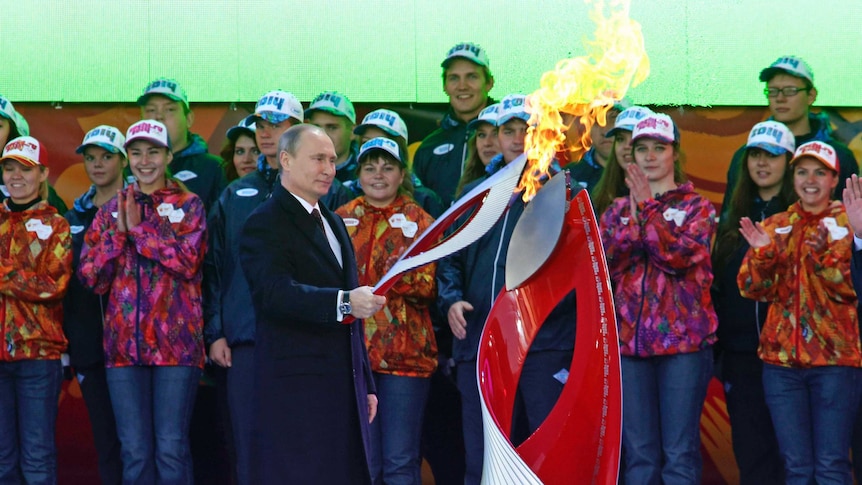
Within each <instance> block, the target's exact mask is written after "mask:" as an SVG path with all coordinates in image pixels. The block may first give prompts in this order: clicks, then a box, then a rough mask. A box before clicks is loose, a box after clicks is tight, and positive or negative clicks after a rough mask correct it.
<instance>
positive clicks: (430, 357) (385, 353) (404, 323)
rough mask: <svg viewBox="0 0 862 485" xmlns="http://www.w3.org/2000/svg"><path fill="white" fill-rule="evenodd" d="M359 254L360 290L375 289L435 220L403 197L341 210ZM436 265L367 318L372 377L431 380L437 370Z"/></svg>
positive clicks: (411, 278)
mask: <svg viewBox="0 0 862 485" xmlns="http://www.w3.org/2000/svg"><path fill="white" fill-rule="evenodd" d="M335 213H336V214H338V215H339V216H341V218H342V219H344V224H345V225H346V226H347V232H348V234H350V239H351V240H352V241H353V247H354V249H355V251H356V265H357V269H358V271H359V284H360V285H372V286H373V285H374V284H376V283H377V282H378V281H379V280H380V278H382V277H383V275H385V274H386V272H387V271H388V270H389V268H391V267H392V265H393V264H394V263H395V261H397V260H398V257H399V256H401V254H402V253H403V252H404V251H405V250H406V249H407V248H408V247H409V246H410V245H411V244H412V243H413V241H414V240H415V238H417V237H419V235H421V234H422V232H423V231H424V230H425V229H427V228H428V226H430V225H431V224H432V223H433V222H434V219H432V218H431V216H429V215H428V214H427V213H426V212H425V211H424V210H422V208H421V207H420V206H419V205H418V204H416V202H414V201H413V200H412V199H411V198H409V197H406V196H403V195H399V196H398V197H396V199H395V200H394V201H393V202H392V203H391V204H389V206H387V207H385V208H379V207H374V206H372V205H371V204H369V203H368V202H366V200H365V196H362V197H359V198H357V199H354V200H352V201H350V202H349V203H347V204H345V205H343V206H341V208H339V209H338V210H337V211H335ZM436 267H437V265H436V263H432V264H428V265H425V266H422V267H419V268H416V269H414V270H412V271H408V272H407V273H404V275H403V276H402V277H401V278H400V279H399V280H398V282H397V283H395V286H393V287H392V289H391V290H389V292H388V293H387V294H386V306H384V307H383V308H382V309H381V310H380V311H379V312H377V313H376V314H375V315H374V316H373V317H371V318H366V319H365V343H366V346H367V347H368V358H369V360H370V362H371V369H372V370H373V371H374V372H380V373H384V374H394V375H400V376H408V377H429V376H430V375H431V374H433V373H434V369H435V368H436V366H437V342H436V340H435V338H434V330H433V328H432V326H431V316H430V313H429V305H431V304H433V302H434V300H435V298H436V296H437V286H436V282H435V278H434V275H435V270H436Z"/></svg>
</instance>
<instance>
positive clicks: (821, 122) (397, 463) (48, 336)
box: [0, 43, 862, 484]
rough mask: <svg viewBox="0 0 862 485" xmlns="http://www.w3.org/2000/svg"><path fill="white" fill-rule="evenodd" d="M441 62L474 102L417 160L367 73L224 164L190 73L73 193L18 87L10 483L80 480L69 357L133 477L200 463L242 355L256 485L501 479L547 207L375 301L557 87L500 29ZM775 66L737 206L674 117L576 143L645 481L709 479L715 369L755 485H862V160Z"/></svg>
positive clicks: (8, 197) (518, 140) (500, 163)
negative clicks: (509, 260)
mask: <svg viewBox="0 0 862 485" xmlns="http://www.w3.org/2000/svg"><path fill="white" fill-rule="evenodd" d="M441 68H442V85H443V90H444V91H445V92H446V94H447V96H448V97H449V107H448V110H447V112H446V114H445V115H444V117H443V119H442V120H441V122H440V126H439V128H438V129H437V130H435V131H434V132H433V133H431V134H430V135H429V136H428V137H426V138H425V139H424V140H423V141H422V143H421V144H420V146H419V148H418V150H417V151H416V152H415V155H414V156H413V157H412V160H411V159H410V152H409V150H408V148H407V147H408V141H409V136H408V129H407V125H406V124H405V122H404V120H403V119H402V118H401V116H400V115H399V114H398V113H397V112H395V111H392V110H387V109H378V110H374V111H371V112H369V113H368V114H367V115H366V116H365V117H364V119H362V120H361V122H360V123H358V124H357V119H356V111H355V109H354V107H353V104H352V103H351V101H350V100H349V99H348V98H347V96H345V95H344V94H342V93H340V92H338V91H323V92H322V93H320V94H319V95H318V96H317V97H315V98H314V99H313V100H312V101H311V102H310V103H309V105H308V107H307V108H304V107H303V105H302V103H301V102H300V101H299V99H297V98H296V96H294V95H293V94H291V93H289V92H286V91H282V90H273V91H270V92H267V93H265V94H263V95H262V96H261V97H260V99H259V100H258V102H257V104H256V106H255V109H254V112H253V113H252V114H251V115H250V116H248V117H247V118H244V119H243V120H241V122H240V123H239V124H237V125H236V126H234V127H231V128H230V129H229V130H228V131H227V133H226V138H225V143H224V145H223V146H222V147H221V151H220V155H221V156H220V157H217V156H215V155H212V154H210V153H209V149H208V147H207V146H206V143H205V142H204V141H203V139H202V138H201V137H200V136H198V135H195V134H193V133H191V132H190V126H191V123H192V121H193V111H192V109H191V106H190V104H189V100H188V96H187V95H186V93H185V91H184V90H183V88H182V87H181V86H180V85H179V84H178V83H177V82H176V81H174V80H172V79H169V78H159V79H157V80H155V81H153V82H151V83H150V84H148V85H147V86H146V87H145V88H144V90H143V93H142V95H141V96H140V97H139V98H138V99H137V104H138V105H139V106H140V108H141V118H142V119H141V121H138V122H136V123H134V124H132V125H131V126H129V127H128V128H127V129H126V130H125V131H123V130H121V129H119V128H118V127H113V126H106V125H101V126H96V127H93V128H92V129H90V130H89V131H88V132H87V133H86V135H85V136H84V139H83V140H82V142H81V145H80V147H78V149H77V153H79V154H80V155H81V157H82V162H83V166H84V169H85V171H86V174H87V176H88V178H89V179H90V182H91V184H92V185H91V186H90V188H89V189H88V190H87V191H86V192H85V193H84V194H81V195H80V197H78V198H77V199H75V201H74V204H73V206H72V208H71V209H67V208H66V207H65V205H64V204H63V203H62V200H60V199H59V198H58V197H57V196H56V194H55V193H54V192H53V189H52V188H51V187H50V185H49V184H48V182H47V180H48V173H49V167H50V163H49V155H48V153H47V150H46V149H45V144H44V143H42V142H41V141H40V140H37V139H36V138H33V137H31V136H29V126H28V125H27V123H26V120H25V119H24V118H23V117H22V116H21V115H20V114H19V113H18V112H17V111H16V110H15V108H14V106H13V104H12V102H11V101H9V100H8V99H6V98H3V97H0V142H2V143H0V146H3V147H4V149H3V152H2V156H0V166H2V176H3V184H4V186H3V197H4V200H3V202H2V204H0V242H2V244H0V248H3V249H2V252H0V299H2V303H0V308H2V309H3V314H2V317H0V333H2V334H3V335H4V338H5V341H4V345H3V346H2V347H0V402H2V406H0V483H28V484H29V483H33V484H35V483H40V484H41V483H56V481H57V466H56V463H57V460H56V450H55V446H54V428H55V423H56V417H57V406H58V398H59V393H60V389H61V382H62V379H63V373H62V364H61V358H62V356H63V355H64V354H68V356H69V357H70V359H71V362H70V363H71V366H72V368H73V369H74V375H75V377H76V379H77V381H78V383H79V385H80V387H81V391H82V395H83V397H84V401H85V403H86V406H87V409H88V411H89V415H90V421H91V425H92V432H93V437H94V443H95V446H96V451H97V454H98V458H99V475H100V478H101V481H102V483H105V484H114V483H124V484H156V483H159V484H191V483H194V482H195V470H194V467H193V459H192V447H191V444H190V423H191V421H192V418H193V414H194V404H195V399H196V393H197V391H198V382H199V380H200V379H201V376H202V373H203V372H204V369H205V368H207V367H213V366H214V367H213V368H218V369H221V372H222V374H221V375H222V376H223V379H219V386H220V389H221V390H223V392H222V393H220V398H219V405H220V407H221V408H223V410H224V411H225V412H224V413H223V415H224V417H225V422H226V426H225V429H224V430H223V431H224V433H223V434H224V437H223V438H224V442H225V443H226V446H227V448H228V450H229V457H230V465H231V466H230V475H231V476H230V477H227V478H226V483H237V484H276V483H373V484H418V483H421V480H422V479H421V474H420V469H421V463H422V460H423V458H424V459H426V460H427V461H428V462H429V464H430V466H431V469H432V472H433V474H434V476H435V479H436V480H437V483H461V482H463V483H465V484H478V483H480V481H481V478H482V470H483V456H484V437H483V428H482V418H481V404H480V397H479V389H478V384H477V376H476V358H477V350H478V342H479V337H480V335H481V331H482V327H483V324H484V321H485V319H486V318H487V316H488V314H489V312H490V310H491V307H492V305H493V303H494V299H495V298H496V296H497V294H498V293H499V292H500V289H501V288H502V287H503V284H504V282H503V278H502V275H503V274H504V270H505V264H506V255H507V252H508V247H509V240H510V238H511V234H512V231H513V228H514V227H515V224H516V223H517V221H518V219H519V217H520V216H521V214H522V213H523V211H524V209H525V208H526V206H527V205H528V204H529V202H524V201H523V200H522V199H521V198H520V197H513V198H512V202H511V204H510V207H509V208H508V210H507V212H506V213H505V214H504V216H503V217H502V218H501V219H500V220H499V221H498V222H497V223H496V224H495V225H494V226H493V227H491V228H490V230H489V231H488V232H487V233H486V234H485V235H483V236H482V237H481V238H479V239H478V240H477V241H476V242H474V243H473V244H471V245H470V246H468V247H466V248H464V249H462V250H460V251H458V252H456V253H454V254H452V255H450V256H448V257H446V258H444V259H442V260H440V261H438V262H437V263H433V264H429V265H426V266H423V267H420V268H417V269H415V270H412V271H409V272H407V273H405V274H403V275H401V277H400V279H399V280H398V281H397V282H396V283H395V284H394V286H393V287H392V289H391V290H389V291H388V292H387V293H386V294H385V295H375V294H374V293H373V291H372V286H373V285H374V284H375V283H376V282H377V281H378V280H379V279H380V278H381V276H382V275H384V274H385V273H386V272H387V271H388V270H389V269H390V268H391V267H392V265H393V264H394V263H395V261H396V260H397V259H398V257H399V256H400V255H401V254H402V253H403V252H404V251H405V250H406V248H407V247H408V246H410V244H411V243H412V242H413V241H415V239H416V238H417V237H419V236H420V235H421V234H422V233H423V231H425V230H426V229H427V228H428V227H429V226H430V225H431V224H432V223H433V221H434V218H435V217H438V216H439V215H440V214H442V213H443V211H444V210H445V209H446V208H447V207H449V206H450V205H451V204H452V203H453V201H455V200H457V199H458V198H459V197H460V196H461V195H463V194H465V193H467V192H469V191H470V189H471V188H473V187H475V186H476V185H477V184H479V183H481V182H482V181H483V180H485V179H487V178H488V177H490V176H492V175H493V174H494V173H496V172H497V171H498V170H500V169H501V168H502V167H504V166H505V165H507V164H509V163H511V162H512V161H513V160H514V159H516V158H518V157H519V156H520V155H522V154H523V153H524V151H525V138H526V134H527V131H528V129H529V123H530V113H529V112H528V105H529V101H528V98H527V97H526V96H525V95H523V94H509V95H506V96H504V97H502V98H501V99H500V102H499V103H496V102H495V100H493V99H492V98H491V97H490V94H489V93H490V91H491V90H492V88H493V86H494V76H493V74H492V72H491V68H490V61H489V58H488V56H487V53H486V52H485V51H484V50H483V49H482V48H481V47H479V46H477V45H475V44H472V43H459V44H457V45H455V46H454V47H452V49H450V50H449V51H448V52H447V53H446V55H445V57H444V59H443V61H442V63H441ZM760 81H761V82H763V83H765V89H764V94H765V95H766V99H767V101H768V105H769V112H770V114H771V116H770V118H769V120H767V121H763V122H761V123H758V124H756V125H755V126H754V127H752V129H751V132H750V134H749V137H748V140H747V143H746V144H745V146H743V147H741V148H740V149H739V150H738V151H737V152H736V154H735V155H734V157H733V160H732V161H731V162H730V165H729V169H728V174H727V175H728V184H727V192H726V194H725V197H724V202H723V204H722V208H721V214H720V216H721V217H720V218H717V217H716V216H717V215H718V214H717V213H716V210H715V207H714V206H713V204H712V203H710V202H709V201H708V200H707V199H705V198H704V197H703V196H701V195H699V194H698V192H697V191H696V190H695V189H696V187H695V186H694V185H693V184H692V182H690V181H689V180H688V179H687V177H686V174H685V170H684V166H685V161H686V157H685V153H684V150H683V149H682V146H683V140H681V136H680V132H679V130H678V129H677V127H676V124H675V123H674V120H673V119H672V118H671V117H670V116H668V115H666V114H661V113H657V112H653V111H652V110H650V109H649V108H647V107H645V106H632V105H631V103H629V102H628V100H627V99H623V100H619V101H618V103H617V104H614V105H613V106H611V107H609V111H608V114H607V123H606V124H604V125H601V124H598V123H596V124H594V125H592V128H591V131H590V133H589V135H590V138H591V140H592V146H591V148H590V149H589V151H588V152H586V154H585V155H584V156H583V157H582V158H581V159H580V160H575V161H570V160H568V151H567V150H566V149H565V147H563V149H562V150H561V152H560V156H559V158H558V160H557V162H555V163H554V164H553V165H552V168H551V170H552V172H559V171H562V170H566V171H568V172H569V173H570V176H571V178H572V180H574V181H575V182H577V184H578V186H579V187H582V188H583V189H584V190H587V191H589V192H590V195H591V198H592V200H593V203H594V210H595V212H596V215H597V217H598V219H599V223H600V229H601V236H602V240H603V244H604V250H605V254H606V260H607V265H608V269H609V274H610V277H611V280H612V281H611V282H612V284H613V288H614V301H615V306H616V318H617V324H618V329H619V348H620V354H621V369H622V390H623V434H622V457H623V458H622V461H621V463H620V482H621V483H629V484H640V483H666V484H676V483H680V484H696V483H700V480H701V470H702V458H701V455H700V444H701V443H700V429H699V420H700V415H701V411H702V408H703V402H704V398H705V395H706V390H707V385H708V383H709V381H710V379H711V378H712V377H713V376H717V377H718V378H719V379H720V380H721V382H722V383H723V385H724V391H725V395H726V397H727V406H728V413H729V415H730V420H731V426H732V433H733V449H734V455H735V457H736V461H737V464H738V466H739V473H740V479H741V483H743V484H749V483H751V484H754V483H757V484H764V483H792V484H796V483H799V484H807V483H812V482H816V483H836V484H837V483H842V484H843V483H852V476H853V470H854V467H853V464H852V463H851V458H850V456H851V455H850V450H851V448H852V449H853V450H858V453H854V454H853V455H854V457H855V456H856V455H859V456H862V420H860V419H858V416H857V415H858V414H859V408H860V396H862V387H860V386H862V382H860V380H862V377H861V376H860V368H862V349H860V336H859V323H858V322H859V312H858V311H857V307H858V302H859V300H858V297H857V291H856V290H857V288H862V272H860V269H862V263H860V261H862V253H860V251H862V179H860V178H858V176H857V174H858V165H857V162H856V160H855V158H854V156H853V154H852V152H851V151H850V150H849V149H847V147H846V146H845V145H843V144H842V143H841V142H839V141H838V140H836V139H835V138H834V137H833V136H832V134H831V129H830V126H829V120H828V118H826V117H825V116H824V115H821V114H817V113H814V112H812V111H811V107H812V105H813V104H814V102H815V100H816V98H817V90H816V88H815V86H814V76H813V74H812V71H811V69H810V68H809V67H808V65H807V64H806V63H805V62H804V61H802V60H801V59H799V58H796V57H789V56H788V57H781V58H779V59H777V60H776V61H775V62H774V63H772V64H771V65H770V66H768V67H767V68H765V69H764V70H763V71H762V72H761V73H760ZM576 122H577V120H572V123H576ZM468 216H469V215H465V216H464V217H463V218H462V219H466V218H467V217H468ZM576 302H577V295H575V294H574V292H573V293H571V294H569V295H567V296H566V297H565V298H564V299H563V300H562V301H560V302H559V303H558V305H557V307H556V308H555V309H554V311H553V312H552V313H551V315H550V316H549V317H548V319H547V321H546V322H544V324H543V326H542V328H541V330H540V332H539V334H538V335H537V336H536V339H535V341H534V342H533V344H532V345H531V347H530V351H529V353H528V355H527V359H526V362H525V365H524V370H523V372H522V375H521V379H520V381H519V383H518V388H517V390H516V391H517V400H516V402H517V404H516V412H515V417H514V420H515V422H514V423H513V426H512V429H513V430H514V431H513V435H512V436H511V439H512V441H513V442H514V443H515V444H518V443H520V442H521V441H523V439H525V438H526V437H527V436H529V434H530V433H532V432H533V431H534V430H535V429H537V428H538V426H539V425H541V423H542V421H543V420H544V419H545V417H546V416H547V415H548V413H549V412H550V411H551V409H552V408H553V407H554V405H555V403H556V401H557V398H558V397H559V395H560V393H561V392H562V389H563V386H564V385H565V379H564V378H561V377H560V376H561V375H563V371H567V370H568V368H569V366H570V365H571V362H572V356H573V352H574V341H575V335H576V323H577V322H576V315H577V305H576ZM440 409H449V410H455V411H454V413H453V412H449V413H448V414H447V413H439V412H437V411H439V410H440ZM426 410H427V413H426ZM446 429H448V430H454V432H450V433H448V434H447V433H445V432H441V430H446ZM860 465H861V466H857V467H855V469H856V470H857V476H858V473H859V472H860V471H862V463H860Z"/></svg>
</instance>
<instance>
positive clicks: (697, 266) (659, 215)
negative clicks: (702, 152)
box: [601, 182, 718, 357]
mask: <svg viewBox="0 0 862 485" xmlns="http://www.w3.org/2000/svg"><path fill="white" fill-rule="evenodd" d="M638 212H639V213H638V214H637V221H635V219H634V218H633V217H631V207H630V202H629V198H628V197H620V198H617V199H616V200H614V202H613V203H612V204H611V206H610V207H608V209H607V211H605V213H604V214H603V215H602V217H601V232H602V242H603V244H604V246H605V256H606V258H607V262H608V269H609V270H610V277H611V281H612V283H613V285H614V303H615V305H616V311H617V320H618V321H617V324H618V325H619V334H620V353H621V354H622V355H628V356H638V357H650V356H654V355H669V354H681V353H690V352H697V351H698V350H701V349H703V348H705V347H707V346H709V345H711V344H712V343H714V342H715V340H716V337H715V332H716V329H717V328H718V319H717V318H716V316H715V310H714V309H713V307H712V297H711V296H710V293H709V287H710V285H712V263H711V262H710V258H709V245H710V239H711V238H712V236H713V234H714V233H715V208H714V207H713V206H712V203H710V202H709V201H708V200H706V199H705V198H703V197H701V196H700V195H698V194H697V193H696V192H695V191H694V187H693V186H692V184H691V183H690V182H687V183H684V184H681V185H680V186H679V187H677V188H676V189H674V190H670V191H668V192H665V193H664V194H661V195H659V196H658V197H657V198H655V199H650V200H647V201H645V202H644V203H642V204H641V205H640V207H639V209H638Z"/></svg>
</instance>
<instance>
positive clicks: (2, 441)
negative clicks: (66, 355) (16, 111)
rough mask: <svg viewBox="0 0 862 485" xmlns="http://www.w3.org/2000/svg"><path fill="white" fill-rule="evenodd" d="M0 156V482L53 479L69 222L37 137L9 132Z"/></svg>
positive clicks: (63, 349)
mask: <svg viewBox="0 0 862 485" xmlns="http://www.w3.org/2000/svg"><path fill="white" fill-rule="evenodd" d="M0 163H2V165H3V181H4V182H5V183H6V186H7V188H8V190H9V195H10V197H9V198H8V199H6V201H5V202H4V203H3V204H0V247H2V248H4V249H3V250H4V253H3V258H2V262H0V275H2V277H0V308H2V311H3V313H4V315H5V316H4V318H3V319H2V320H0V334H2V335H3V336H4V344H3V345H2V346H0V450H2V452H0V482H8V483H19V482H20V481H21V480H22V479H23V481H24V482H26V483H56V480H57V456H56V448H55V444H54V429H55V426H54V425H55V422H56V419H57V410H58V402H59V397H60V386H61V382H62V376H63V371H62V365H61V363H60V354H61V353H62V352H64V351H65V350H66V338H65V337H64V336H63V330H62V327H61V325H62V318H63V308H62V295H63V294H64V293H65V292H66V287H67V285H68V283H69V279H70V277H71V268H70V266H71V263H72V253H71V251H70V249H71V247H70V246H71V240H70V238H69V224H68V223H67V222H66V220H65V219H63V218H62V217H60V216H59V215H58V214H57V210H56V209H54V208H53V207H51V206H49V205H48V202H47V201H45V200H44V198H45V197H46V196H47V185H46V182H45V180H46V177H47V172H48V169H47V167H46V163H47V153H46V151H45V148H44V146H43V145H42V144H41V143H40V142H39V140H36V139H35V138H31V137H29V136H24V137H19V138H15V139H14V140H12V141H10V142H9V143H8V144H6V147H5V148H4V150H3V156H2V158H0ZM40 191H42V192H43V193H42V195H40Z"/></svg>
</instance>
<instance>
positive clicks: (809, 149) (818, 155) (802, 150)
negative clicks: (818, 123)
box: [790, 140, 839, 172]
mask: <svg viewBox="0 0 862 485" xmlns="http://www.w3.org/2000/svg"><path fill="white" fill-rule="evenodd" d="M805 157H811V158H814V159H816V160H817V161H818V162H820V163H822V164H823V165H825V166H826V168H828V169H829V170H834V171H835V172H838V166H839V165H838V154H837V153H835V149H834V148H832V145H830V144H828V143H823V142H822V141H817V140H815V141H809V142H808V143H803V144H802V145H799V148H797V149H796V154H795V155H793V159H792V160H790V164H791V165H793V164H794V163H796V162H797V161H799V160H801V159H803V158H805Z"/></svg>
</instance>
